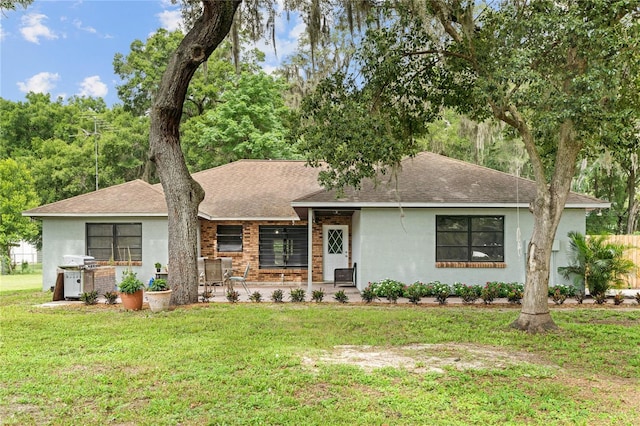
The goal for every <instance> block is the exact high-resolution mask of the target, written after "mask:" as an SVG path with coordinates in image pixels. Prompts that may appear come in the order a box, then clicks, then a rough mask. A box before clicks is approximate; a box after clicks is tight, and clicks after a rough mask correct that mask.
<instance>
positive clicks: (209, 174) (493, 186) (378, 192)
mask: <svg viewBox="0 0 640 426" xmlns="http://www.w3.org/2000/svg"><path fill="white" fill-rule="evenodd" d="M318 171H319V170H318V169H316V168H312V167H309V166H307V165H306V163H305V162H304V161H281V160H241V161H236V162H234V163H230V164H226V165H223V166H219V167H214V168H212V169H209V170H204V171H201V172H198V173H194V174H193V177H194V179H195V180H196V181H198V182H199V183H200V184H201V185H202V187H203V188H204V190H205V194H206V195H205V199H204V201H203V202H202V203H201V204H200V214H201V215H202V216H203V217H205V218H208V219H229V220H233V219H236V220H241V219H264V220H268V219H274V220H276V219H280V220H282V219H286V220H289V219H292V220H293V219H297V218H298V217H299V216H298V215H297V214H296V210H297V211H299V212H300V217H303V216H305V215H306V212H305V211H304V208H306V207H330V208H340V207H365V206H397V205H398V203H401V204H402V205H404V206H406V207H409V206H412V205H413V206H416V207H419V206H443V207H444V206H470V205H474V206H479V207H480V206H509V205H516V203H519V204H520V205H527V204H528V203H529V202H530V201H532V200H533V198H534V196H535V183H534V182H533V181H530V180H527V179H522V178H517V177H515V176H513V175H509V174H506V173H502V172H498V171H496V170H492V169H488V168H486V167H481V166H476V165H474V164H469V163H466V162H463V161H459V160H454V159H451V158H448V157H444V156H441V155H437V154H433V153H421V154H418V155H416V156H415V157H414V158H408V159H406V160H404V161H403V162H402V167H401V169H400V170H399V171H398V173H397V181H396V180H391V181H389V176H384V177H383V179H381V180H380V181H379V183H378V184H377V186H376V185H374V183H373V182H372V181H365V182H363V183H362V188H361V189H360V190H354V189H352V188H346V189H345V191H344V196H343V197H341V198H336V191H326V190H324V189H323V188H322V187H321V186H320V185H319V184H318V181H317V178H318ZM292 201H293V203H292ZM292 205H293V206H294V207H295V208H296V210H294V208H293V207H292ZM608 205H609V203H606V202H604V201H602V200H598V199H596V198H593V197H588V196H585V195H580V194H576V193H571V194H570V195H569V198H568V200H567V207H581V208H585V207H591V208H593V207H602V208H604V207H608ZM24 215H25V216H32V217H40V216H166V215H167V208H166V204H165V201H164V194H163V192H162V187H161V185H159V184H156V185H150V184H148V183H146V182H144V181H141V180H135V181H131V182H127V183H124V184H121V185H116V186H112V187H109V188H105V189H101V190H99V191H95V192H91V193H88V194H84V195H79V196H77V197H73V198H69V199H66V200H62V201H58V202H56V203H52V204H47V205H44V206H41V207H37V208H35V209H31V210H28V211H26V212H24Z"/></svg>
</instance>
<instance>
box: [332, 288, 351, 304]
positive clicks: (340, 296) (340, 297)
mask: <svg viewBox="0 0 640 426" xmlns="http://www.w3.org/2000/svg"><path fill="white" fill-rule="evenodd" d="M333 298H334V299H335V300H336V301H337V302H340V303H347V302H348V301H349V296H347V295H346V294H345V292H344V290H338V291H336V294H334V295H333Z"/></svg>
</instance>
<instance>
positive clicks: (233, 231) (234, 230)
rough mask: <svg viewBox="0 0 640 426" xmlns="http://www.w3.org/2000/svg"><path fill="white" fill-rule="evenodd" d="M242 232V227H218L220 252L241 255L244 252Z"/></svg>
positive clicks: (217, 235)
mask: <svg viewBox="0 0 640 426" xmlns="http://www.w3.org/2000/svg"><path fill="white" fill-rule="evenodd" d="M221 231H222V232H221ZM242 232H243V227H242V225H218V226H217V227H216V246H217V250H218V252H222V253H241V252H242V250H243V244H242Z"/></svg>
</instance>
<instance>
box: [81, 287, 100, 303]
mask: <svg viewBox="0 0 640 426" xmlns="http://www.w3.org/2000/svg"><path fill="white" fill-rule="evenodd" d="M80 300H82V301H83V302H84V304H85V305H95V304H96V303H98V292H97V291H95V290H94V291H89V292H85V293H82V294H81V295H80Z"/></svg>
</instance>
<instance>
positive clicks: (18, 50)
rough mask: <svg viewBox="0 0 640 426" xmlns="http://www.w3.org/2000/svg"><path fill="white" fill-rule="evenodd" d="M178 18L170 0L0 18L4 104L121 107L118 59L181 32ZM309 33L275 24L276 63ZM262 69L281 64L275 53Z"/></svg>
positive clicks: (72, 5) (59, 7) (105, 1)
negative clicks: (42, 99)
mask: <svg viewBox="0 0 640 426" xmlns="http://www.w3.org/2000/svg"><path fill="white" fill-rule="evenodd" d="M179 24H180V11H179V8H178V7H177V6H176V5H172V4H171V3H170V1H169V0H135V1H117V0H116V1H114V0H102V1H99V0H93V1H86V0H85V1H75V0H69V1H43V0H36V1H35V2H33V3H32V4H31V5H30V6H29V7H28V8H27V9H22V8H18V9H16V10H15V11H8V12H5V13H4V15H3V16H1V17H0V97H2V98H4V99H8V100H11V101H23V100H24V99H25V95H26V93H27V92H29V91H33V92H39V93H49V94H50V95H51V98H52V99H56V98H57V97H58V96H62V97H63V98H68V97H70V96H73V95H79V96H94V97H102V98H104V99H105V101H106V102H107V105H109V106H112V105H113V104H114V103H118V102H119V101H118V97H117V90H116V85H117V84H118V83H119V79H118V77H117V76H116V75H115V74H114V73H113V65H112V63H113V57H114V55H115V54H116V53H122V54H123V55H127V54H128V53H129V50H130V49H129V46H130V45H131V42H133V41H134V40H136V39H138V40H142V41H146V39H147V38H148V37H149V36H150V35H151V34H153V33H154V32H155V31H156V30H157V29H158V28H166V29H168V30H175V29H178V28H179ZM303 31H304V25H303V24H302V22H301V21H300V20H299V19H296V18H290V20H289V21H287V20H286V19H285V18H284V17H282V18H281V19H279V20H278V22H277V25H276V33H277V41H276V42H277V47H278V57H279V58H280V59H281V58H284V57H286V56H287V55H288V54H290V53H292V52H293V50H294V49H295V47H296V45H297V38H298V36H299V35H300V34H301V33H302V32H303ZM258 47H259V48H261V50H262V51H264V52H265V53H266V54H267V61H266V63H265V64H264V69H265V70H266V71H267V72H269V71H271V70H273V68H274V67H275V66H276V65H277V60H276V58H275V55H274V53H273V48H272V47H271V46H267V45H266V44H265V43H259V45H258Z"/></svg>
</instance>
